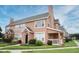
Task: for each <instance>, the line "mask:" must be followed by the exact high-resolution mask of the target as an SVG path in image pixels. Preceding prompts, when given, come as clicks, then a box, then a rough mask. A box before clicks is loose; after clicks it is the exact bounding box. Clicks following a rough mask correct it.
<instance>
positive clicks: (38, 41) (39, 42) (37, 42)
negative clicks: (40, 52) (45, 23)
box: [35, 40, 43, 46]
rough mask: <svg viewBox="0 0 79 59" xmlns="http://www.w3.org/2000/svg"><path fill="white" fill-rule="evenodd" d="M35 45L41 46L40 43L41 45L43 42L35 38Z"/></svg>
mask: <svg viewBox="0 0 79 59" xmlns="http://www.w3.org/2000/svg"><path fill="white" fill-rule="evenodd" d="M35 45H36V46H42V45H43V42H42V41H40V40H37V41H36V44H35Z"/></svg>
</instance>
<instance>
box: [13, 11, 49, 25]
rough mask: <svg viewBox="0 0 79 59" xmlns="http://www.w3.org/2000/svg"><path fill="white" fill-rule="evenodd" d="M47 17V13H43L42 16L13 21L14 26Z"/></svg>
mask: <svg viewBox="0 0 79 59" xmlns="http://www.w3.org/2000/svg"><path fill="white" fill-rule="evenodd" d="M48 15H49V14H48V12H47V13H43V14H39V15H35V16H31V17H27V18H24V19H20V20H17V21H14V24H22V23H25V22H29V21H35V20H40V18H43V17H48Z"/></svg>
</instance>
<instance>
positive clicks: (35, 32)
mask: <svg viewBox="0 0 79 59" xmlns="http://www.w3.org/2000/svg"><path fill="white" fill-rule="evenodd" d="M37 33H43V34H44V41H43V42H44V43H45V32H34V38H35V34H37Z"/></svg>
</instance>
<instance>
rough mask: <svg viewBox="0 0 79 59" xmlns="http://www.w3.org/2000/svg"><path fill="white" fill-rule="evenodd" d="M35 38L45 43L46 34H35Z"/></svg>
mask: <svg viewBox="0 0 79 59" xmlns="http://www.w3.org/2000/svg"><path fill="white" fill-rule="evenodd" d="M35 38H36V39H37V40H41V41H44V33H41V32H39V33H35Z"/></svg>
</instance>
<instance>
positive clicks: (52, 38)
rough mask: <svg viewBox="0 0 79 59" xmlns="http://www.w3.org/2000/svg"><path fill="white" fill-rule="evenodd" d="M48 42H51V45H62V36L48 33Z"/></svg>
mask: <svg viewBox="0 0 79 59" xmlns="http://www.w3.org/2000/svg"><path fill="white" fill-rule="evenodd" d="M48 40H50V41H52V45H61V44H63V34H62V33H60V32H58V33H48Z"/></svg>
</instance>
